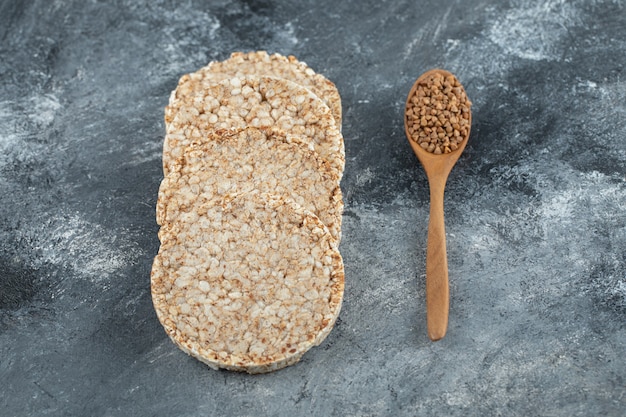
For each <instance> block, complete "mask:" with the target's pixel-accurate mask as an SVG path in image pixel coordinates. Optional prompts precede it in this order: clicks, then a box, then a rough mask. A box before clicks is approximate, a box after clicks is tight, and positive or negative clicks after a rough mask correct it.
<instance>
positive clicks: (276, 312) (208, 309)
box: [151, 191, 344, 373]
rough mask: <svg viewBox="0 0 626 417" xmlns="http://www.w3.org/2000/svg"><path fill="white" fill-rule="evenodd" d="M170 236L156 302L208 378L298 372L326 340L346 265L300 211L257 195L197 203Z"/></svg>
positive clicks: (316, 223) (154, 278)
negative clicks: (223, 372) (296, 366)
mask: <svg viewBox="0 0 626 417" xmlns="http://www.w3.org/2000/svg"><path fill="white" fill-rule="evenodd" d="M167 229H168V233H165V234H164V239H163V242H162V245H161V248H160V249H159V253H158V254H157V256H156V257H155V260H154V264H153V269H152V274H151V291H152V299H153V303H154V307H155V310H156V312H157V316H158V318H159V320H160V322H161V324H162V325H163V326H164V328H165V330H166V332H167V333H168V335H169V336H170V338H171V339H172V340H173V341H174V342H175V344H176V345H178V346H179V347H180V348H181V349H182V350H183V351H185V352H187V353H188V354H190V355H192V356H194V357H196V358H197V359H199V360H201V361H203V362H205V363H206V364H208V365H209V366H210V367H212V368H214V369H217V368H225V369H230V370H234V371H245V372H248V373H262V372H269V371H274V370H277V369H280V368H283V367H285V366H287V365H290V364H293V363H295V362H297V361H298V360H299V359H300V358H301V356H302V355H303V354H304V353H305V352H306V351H308V350H309V349H310V348H311V347H313V346H316V345H318V344H319V343H321V342H322V341H323V340H324V339H325V338H326V336H327V335H328V334H329V332H330V331H331V329H332V327H333V325H334V323H335V321H336V319H337V316H338V314H339V311H340V309H341V303H342V297H343V291H344V271H343V261H342V259H341V255H340V254H339V251H338V249H337V246H336V243H335V240H334V239H333V238H332V236H331V235H330V233H329V232H328V230H327V228H326V227H325V226H324V224H323V223H322V222H321V221H320V220H319V219H318V218H317V217H316V216H315V215H313V214H312V213H310V212H308V211H307V210H304V209H303V208H302V207H300V206H299V205H297V204H296V203H293V202H289V201H286V200H285V199H283V198H282V197H278V196H274V195H269V194H262V193H259V192H256V191H255V192H250V193H243V194H238V195H235V196H229V197H226V198H224V199H221V200H220V199H214V200H211V201H202V200H197V201H196V207H195V210H194V211H193V213H185V214H181V215H180V216H178V218H177V219H176V220H175V221H174V222H173V223H172V224H171V225H168V226H167Z"/></svg>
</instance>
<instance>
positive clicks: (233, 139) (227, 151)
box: [157, 127, 343, 241]
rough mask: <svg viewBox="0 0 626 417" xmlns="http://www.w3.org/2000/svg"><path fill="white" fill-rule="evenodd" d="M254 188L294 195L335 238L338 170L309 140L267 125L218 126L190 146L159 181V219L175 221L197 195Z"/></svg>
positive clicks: (339, 200) (339, 204)
mask: <svg viewBox="0 0 626 417" xmlns="http://www.w3.org/2000/svg"><path fill="white" fill-rule="evenodd" d="M254 189H256V190H260V191H262V192H271V193H273V194H277V195H280V196H284V197H288V198H291V199H293V200H294V201H295V202H296V203H298V204H299V205H301V206H302V207H304V208H305V209H307V210H310V211H311V212H313V213H314V214H315V215H317V216H318V217H319V218H320V220H322V222H323V223H324V224H325V225H326V226H327V227H328V229H329V230H330V233H331V235H332V236H333V237H334V238H335V239H337V241H339V239H340V237H341V215H342V212H343V200H342V196H341V189H340V187H339V179H338V178H337V175H336V174H335V173H334V172H333V170H332V169H331V168H330V166H329V165H328V163H327V162H326V161H323V160H322V159H321V158H320V157H319V155H317V153H316V152H315V151H313V148H312V145H311V144H310V143H307V142H305V141H303V140H302V139H301V138H300V137H298V136H293V135H287V134H285V133H284V132H282V131H278V130H275V129H269V128H261V129H258V128H251V127H250V128H243V129H237V130H234V131H216V132H212V133H210V134H208V135H207V136H206V137H203V139H202V140H201V141H200V142H198V143H194V144H191V145H189V146H188V147H187V149H186V151H185V153H184V154H183V156H182V157H181V158H179V159H178V160H177V161H176V162H175V163H173V164H171V166H170V172H169V174H168V175H167V176H166V177H165V178H164V179H163V182H162V183H161V187H160V188H159V196H158V200H157V223H158V224H160V225H164V224H166V223H169V222H172V221H174V220H175V219H176V217H177V216H178V215H179V214H180V213H181V212H185V211H188V210H190V209H191V208H192V207H193V204H192V203H193V201H194V200H195V199H197V198H198V196H199V195H200V194H204V195H206V196H209V197H223V196H224V195H226V194H232V193H240V192H245V191H250V190H254Z"/></svg>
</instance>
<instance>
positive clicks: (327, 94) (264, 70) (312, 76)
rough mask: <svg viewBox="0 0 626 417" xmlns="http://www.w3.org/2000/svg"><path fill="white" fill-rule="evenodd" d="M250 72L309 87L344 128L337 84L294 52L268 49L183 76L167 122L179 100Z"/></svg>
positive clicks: (166, 118) (236, 55) (246, 54)
mask: <svg viewBox="0 0 626 417" xmlns="http://www.w3.org/2000/svg"><path fill="white" fill-rule="evenodd" d="M248 75H252V76H263V75H267V76H271V77H276V78H284V79H286V80H289V81H293V82H295V83H297V84H299V85H301V86H303V87H306V88H308V89H310V90H311V91H312V92H313V93H314V94H316V95H317V96H318V97H319V98H320V99H321V100H322V101H323V102H324V103H325V104H326V105H327V106H328V107H329V108H330V111H331V114H332V115H333V117H334V119H335V123H336V125H337V128H338V129H339V130H340V131H341V97H340V96H339V91H337V87H336V86H335V84H333V83H332V82H331V81H330V80H328V79H327V78H326V77H324V76H323V75H321V74H318V73H316V72H315V71H314V70H313V69H311V68H310V67H309V66H308V65H307V64H306V63H304V62H302V61H299V60H298V59H297V58H296V57H294V56H292V55H289V56H283V55H281V54H278V53H274V54H271V55H270V54H268V53H267V52H266V51H253V52H247V53H244V52H234V53H232V54H231V56H230V58H228V59H226V60H223V61H213V62H211V63H209V64H208V65H207V66H205V67H203V68H201V69H199V70H198V71H196V72H192V73H190V74H185V75H183V76H182V77H181V79H180V80H179V82H178V86H177V87H176V89H175V90H174V91H172V94H171V95H170V101H169V106H168V107H167V108H166V111H165V122H166V123H170V122H171V121H172V119H173V117H174V114H175V112H176V110H177V108H178V106H179V103H180V102H181V101H184V100H185V97H188V96H190V95H193V94H195V93H196V92H197V91H202V90H205V89H206V88H207V87H208V86H209V85H211V84H214V83H216V82H219V81H222V80H226V79H231V78H233V77H243V76H248Z"/></svg>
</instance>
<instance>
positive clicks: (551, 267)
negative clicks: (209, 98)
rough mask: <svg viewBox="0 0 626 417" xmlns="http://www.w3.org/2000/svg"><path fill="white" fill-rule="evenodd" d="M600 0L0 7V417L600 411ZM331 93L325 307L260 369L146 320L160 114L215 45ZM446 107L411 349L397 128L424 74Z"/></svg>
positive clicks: (607, 412)
mask: <svg viewBox="0 0 626 417" xmlns="http://www.w3.org/2000/svg"><path fill="white" fill-rule="evenodd" d="M625 28H626V5H624V4H623V2H622V1H618V0H614V1H609V0H606V1H582V0H577V1H562V0H548V1H542V2H536V1H531V0H511V1H506V2H501V1H496V0H491V1H489V0H484V1H481V0H472V1H463V2H461V1H453V0H437V1H434V0H428V1H420V2H411V1H406V0H404V1H381V0H376V1H373V0H372V1H370V0H368V1H360V2H356V1H354V2H347V1H343V2H342V1H328V0H315V1H312V0H311V1H298V2H295V1H294V2H289V1H280V2H272V1H234V2H231V1H212V2H208V1H207V2H201V1H182V2H176V1H164V0H161V1H128V0H126V1H110V2H104V1H78V0H76V1H69V0H68V1H58V0H55V1H48V0H39V1H34V0H32V1H18V0H4V1H0V414H2V415H3V416H26V415H28V416H47V415H53V416H66V415H67V416H74V415H75V416H170V415H171V416H174V415H176V416H207V415H214V416H261V415H267V416H415V415H424V416H434V415H441V416H592V415H598V416H599V415H602V416H624V415H626V411H625V410H626V364H625V359H624V358H625V354H626V327H625V322H626V226H625V224H626V74H624V73H623V71H624V64H625V63H626V30H625ZM255 49H265V50H268V51H270V52H280V53H282V54H294V55H295V56H297V57H298V58H299V59H301V60H303V61H305V62H307V63H308V64H309V65H310V66H311V67H312V68H314V69H315V70H316V71H318V72H320V73H323V74H324V75H326V76H327V77H328V78H329V79H331V80H332V81H334V82H335V83H336V85H337V87H338V89H339V91H340V93H341V95H342V98H343V110H344V125H343V133H344V136H345V144H346V157H347V164H346V172H345V176H344V179H343V181H342V189H343V191H344V197H345V202H346V210H345V215H344V227H343V236H344V239H343V240H342V243H341V252H342V254H343V256H344V261H345V270H346V293H345V303H344V307H343V310H342V312H341V315H340V319H339V322H338V324H337V326H336V327H335V329H334V330H333V332H332V333H331V334H330V336H329V337H328V339H327V340H326V341H325V342H324V343H323V344H322V345H321V346H319V347H317V348H314V349H312V350H311V351H310V352H308V353H307V354H306V355H305V356H304V358H303V360H302V361H301V362H300V363H298V364H297V365H295V366H292V367H289V368H286V369H284V370H281V371H279V372H276V373H273V374H267V375H261V376H248V375H242V374H236V373H231V372H222V371H213V370H210V369H208V368H207V367H206V366H204V365H203V364H201V363H200V362H198V361H196V360H194V359H192V358H190V357H188V356H186V355H185V354H184V353H182V352H181V351H179V350H178V349H177V348H176V347H175V346H174V345H173V344H172V343H171V342H170V340H169V339H168V338H167V336H166V334H165V332H164V331H163V329H162V328H161V326H160V325H159V323H158V321H157V319H156V315H155V313H154V310H153V308H152V304H151V299H150V291H149V284H150V280H149V273H150V267H151V262H152V258H153V257H154V255H155V254H156V251H157V249H158V239H157V235H156V232H157V226H156V224H155V221H154V210H155V200H156V196H157V189H158V185H159V182H160V180H161V177H162V172H161V146H162V140H163V135H164V126H163V108H164V106H165V105H166V103H167V99H168V95H169V92H170V91H171V90H172V89H174V88H175V86H176V84H177V81H178V78H179V77H180V76H181V75H182V74H184V73H187V72H191V71H195V70H196V69H198V68H200V67H201V66H204V65H205V64H206V63H208V62H209V61H211V60H216V59H224V58H226V57H227V56H228V55H229V54H230V53H231V52H233V51H237V50H244V51H247V50H255ZM433 67H443V68H445V69H448V70H450V71H452V72H454V73H455V74H456V75H457V76H458V77H459V79H460V80H461V81H462V82H463V84H464V85H465V86H466V89H467V92H468V95H469V96H470V98H471V99H472V101H473V103H474V106H473V127H472V135H471V138H470V142H469V144H468V146H467V148H466V151H465V153H464V154H463V156H462V157H461V159H460V161H459V164H458V165H457V166H456V167H455V169H454V170H453V172H452V175H451V177H450V180H449V183H448V187H447V192H446V215H447V217H446V222H447V233H448V254H449V270H450V280H451V311H450V327H449V330H448V335H447V336H446V338H445V339H443V340H442V341H440V342H437V343H432V342H430V341H429V340H428V337H427V335H426V328H425V306H424V268H425V265H424V264H425V247H426V227H427V220H428V187H427V183H426V179H425V176H424V173H423V171H422V169H421V167H420V166H419V164H418V162H417V159H416V158H415V156H414V155H413V154H412V152H411V149H410V147H409V145H408V143H407V141H406V138H405V137H404V133H403V126H402V113H403V106H404V100H405V97H406V94H407V93H408V90H409V88H410V86H411V84H412V83H413V81H414V80H415V78H417V76H419V75H420V74H421V73H422V72H424V71H426V70H428V69H430V68H433Z"/></svg>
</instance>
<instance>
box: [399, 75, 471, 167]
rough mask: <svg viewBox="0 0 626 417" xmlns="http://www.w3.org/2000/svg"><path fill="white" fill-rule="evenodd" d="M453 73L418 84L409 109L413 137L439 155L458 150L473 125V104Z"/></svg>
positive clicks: (408, 124) (408, 103) (407, 119)
mask: <svg viewBox="0 0 626 417" xmlns="http://www.w3.org/2000/svg"><path fill="white" fill-rule="evenodd" d="M471 105H472V103H471V102H470V101H469V99H468V98H467V95H466V94H465V90H464V89H463V86H462V85H461V83H460V82H459V80H457V79H456V77H454V76H453V75H449V76H447V77H444V76H443V75H442V74H438V73H435V74H433V75H432V76H429V77H427V78H426V79H424V80H423V81H422V82H420V83H419V84H418V85H417V88H416V89H415V92H414V94H413V96H412V97H411V98H410V100H408V102H407V107H406V111H405V117H406V121H407V127H408V131H409V134H410V136H411V139H412V140H413V141H415V142H416V143H418V144H419V145H420V146H421V147H422V148H423V149H425V150H427V151H428V152H431V153H433V154H436V155H440V154H443V153H450V152H453V151H455V150H457V149H458V147H459V145H460V144H461V142H462V141H463V140H464V139H465V138H466V137H467V135H468V133H469V128H470V106H471Z"/></svg>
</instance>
